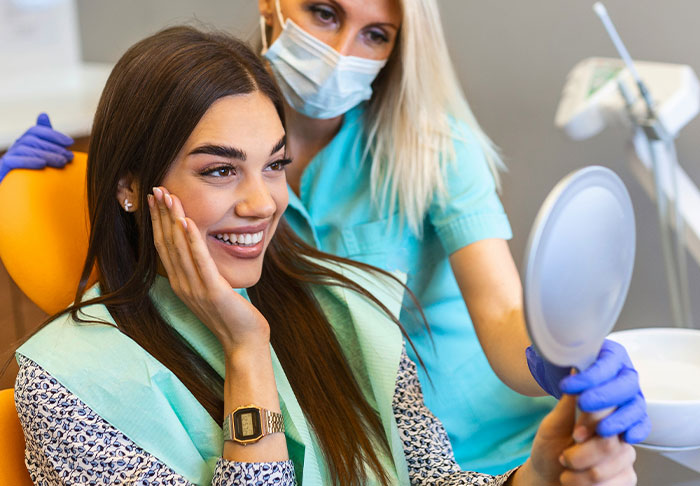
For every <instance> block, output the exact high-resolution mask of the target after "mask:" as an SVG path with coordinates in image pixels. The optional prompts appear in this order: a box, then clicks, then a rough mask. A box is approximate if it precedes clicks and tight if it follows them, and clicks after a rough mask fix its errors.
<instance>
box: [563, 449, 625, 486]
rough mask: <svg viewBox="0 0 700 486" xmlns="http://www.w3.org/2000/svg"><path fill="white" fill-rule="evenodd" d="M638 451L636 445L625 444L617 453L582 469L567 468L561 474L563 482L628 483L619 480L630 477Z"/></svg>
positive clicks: (569, 483) (568, 483)
mask: <svg viewBox="0 0 700 486" xmlns="http://www.w3.org/2000/svg"><path fill="white" fill-rule="evenodd" d="M635 459H636V452H635V450H634V447H632V446H630V445H628V444H625V445H624V446H623V447H621V448H620V449H619V451H618V452H617V453H616V454H615V455H611V456H607V457H604V458H603V459H602V460H601V461H598V462H596V463H593V464H591V465H590V466H588V467H587V468H583V469H581V470H574V469H567V470H565V471H564V473H562V475H561V482H562V484H567V485H571V484H595V485H596V486H598V485H601V484H610V481H618V482H615V483H612V484H626V483H624V482H619V481H621V480H623V479H624V478H626V477H629V472H630V471H633V465H634V461H635Z"/></svg>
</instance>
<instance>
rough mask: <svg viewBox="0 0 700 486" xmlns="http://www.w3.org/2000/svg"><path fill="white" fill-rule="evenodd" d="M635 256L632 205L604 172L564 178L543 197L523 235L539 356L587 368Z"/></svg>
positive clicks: (616, 310) (623, 293)
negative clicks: (542, 201)
mask: <svg viewBox="0 0 700 486" xmlns="http://www.w3.org/2000/svg"><path fill="white" fill-rule="evenodd" d="M634 253H635V225H634V212H633V208H632V201H631V200H630V197H629V194H628V193H627V189H626V188H625V185H624V183H623V182H622V180H621V179H620V178H619V177H618V176H617V175H616V174H615V173H614V172H613V171H611V170H610V169H607V168H605V167H598V166H591V167H586V168H584V169H581V170H578V171H576V172H573V173H572V174H569V175H568V176H567V177H565V178H564V179H562V180H561V181H560V182H559V183H558V184H557V185H556V186H555V187H554V189H553V190H552V192H550V194H549V196H547V199H546V200H545V201H544V203H543V204H542V208H540V211H539V213H538V214H537V218H536V219H535V222H534V224H533V227H532V230H531V231H530V237H529V240H528V244H527V249H526V252H525V260H524V264H525V272H524V285H523V289H524V299H525V316H526V322H527V329H528V333H529V334H530V339H532V343H533V345H534V346H535V349H536V350H537V352H538V353H539V354H540V356H542V357H544V358H545V359H547V360H548V361H549V362H551V363H553V364H555V365H558V366H573V367H576V368H577V369H579V370H584V369H586V368H587V367H588V366H589V365H591V364H592V363H593V362H594V361H595V359H596V358H597V356H598V353H599V352H600V347H601V345H602V344H603V341H604V340H605V337H606V336H607V335H608V333H609V332H610V331H611V330H612V328H613V326H614V325H615V321H617V318H618V316H619V315H620V311H621V310H622V305H623V303H624V301H625V298H626V297H627V290H628V289H629V284H630V280H631V279H632V268H633V267H634Z"/></svg>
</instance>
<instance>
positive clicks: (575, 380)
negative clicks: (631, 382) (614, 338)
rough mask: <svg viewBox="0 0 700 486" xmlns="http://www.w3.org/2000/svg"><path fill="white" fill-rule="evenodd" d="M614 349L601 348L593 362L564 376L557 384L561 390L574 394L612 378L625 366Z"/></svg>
mask: <svg viewBox="0 0 700 486" xmlns="http://www.w3.org/2000/svg"><path fill="white" fill-rule="evenodd" d="M614 351H615V348H609V347H608V348H603V349H602V350H601V352H600V354H599V355H598V359H597V360H596V362H595V363H593V364H592V365H591V366H589V367H588V368H587V369H585V370H584V371H581V372H580V373H577V374H575V375H571V376H568V377H566V378H564V379H563V380H562V381H561V383H560V384H559V387H560V388H561V390H562V391H563V392H564V393H569V394H573V395H576V394H579V393H581V392H583V391H585V390H588V389H590V388H593V387H595V386H597V385H599V384H601V383H605V382H607V381H609V380H611V379H613V378H614V377H615V376H617V374H618V373H619V372H620V370H621V369H622V368H623V367H624V366H625V364H624V362H623V360H621V359H620V356H619V355H618V354H616V352H614ZM623 351H624V350H623ZM618 352H619V351H618Z"/></svg>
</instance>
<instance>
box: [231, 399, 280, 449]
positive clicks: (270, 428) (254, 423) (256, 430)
mask: <svg viewBox="0 0 700 486" xmlns="http://www.w3.org/2000/svg"><path fill="white" fill-rule="evenodd" d="M223 428H224V440H232V441H233V442H237V443H239V444H242V445H247V444H253V443H255V442H257V441H259V440H260V439H262V438H263V437H265V436H266V435H270V434H276V433H278V432H282V433H284V419H283V418H282V414H281V413H277V412H271V411H270V410H267V409H265V408H261V407H258V406H256V405H246V406H245V407H238V408H237V409H236V410H234V411H233V412H231V413H230V414H228V415H227V416H226V417H225V418H224V425H223Z"/></svg>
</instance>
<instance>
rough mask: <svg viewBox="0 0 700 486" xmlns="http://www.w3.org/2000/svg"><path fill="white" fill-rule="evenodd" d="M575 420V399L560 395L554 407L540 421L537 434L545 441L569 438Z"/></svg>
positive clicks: (570, 396)
mask: <svg viewBox="0 0 700 486" xmlns="http://www.w3.org/2000/svg"><path fill="white" fill-rule="evenodd" d="M575 420H576V397H574V396H572V395H562V397H561V399H560V400H559V402H558V403H557V405H556V407H554V409H552V411H551V412H549V413H548V414H547V416H546V417H545V418H544V419H543V420H542V424H541V426H540V429H539V432H538V433H539V434H540V436H541V437H542V438H543V439H546V440H559V439H561V437H569V436H570V435H571V431H572V429H573V427H574V422H575Z"/></svg>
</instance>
